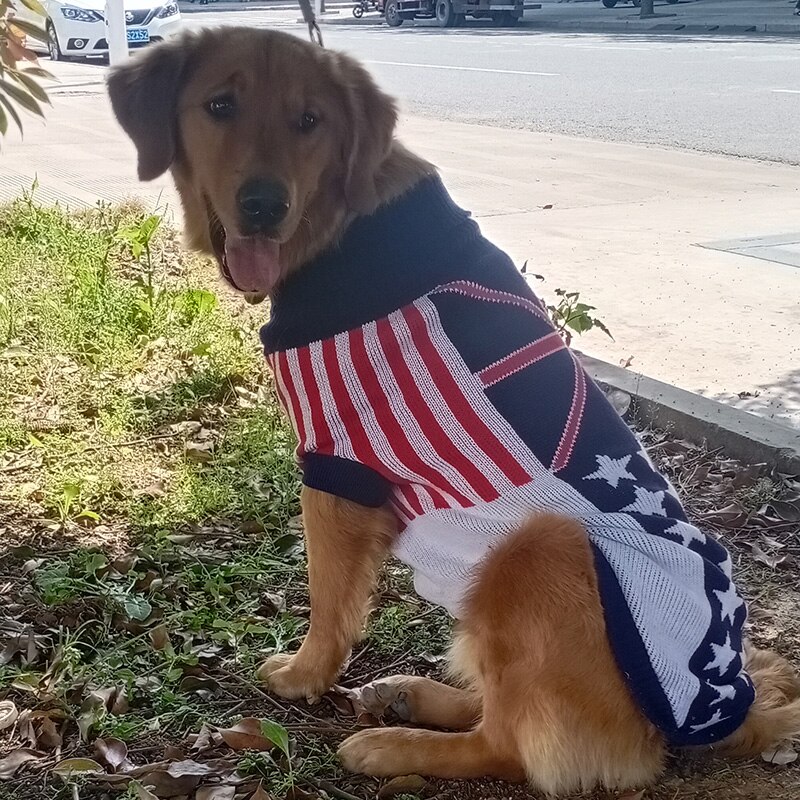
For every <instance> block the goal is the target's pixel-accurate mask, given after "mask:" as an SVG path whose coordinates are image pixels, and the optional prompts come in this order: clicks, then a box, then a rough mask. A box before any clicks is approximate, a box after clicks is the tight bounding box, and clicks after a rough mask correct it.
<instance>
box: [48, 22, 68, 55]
mask: <svg viewBox="0 0 800 800" xmlns="http://www.w3.org/2000/svg"><path fill="white" fill-rule="evenodd" d="M47 52H48V53H49V54H50V60H51V61H66V60H67V58H66V56H65V55H64V54H63V53H62V52H61V45H60V44H59V43H58V34H57V33H56V29H55V26H54V25H53V23H52V22H48V23H47Z"/></svg>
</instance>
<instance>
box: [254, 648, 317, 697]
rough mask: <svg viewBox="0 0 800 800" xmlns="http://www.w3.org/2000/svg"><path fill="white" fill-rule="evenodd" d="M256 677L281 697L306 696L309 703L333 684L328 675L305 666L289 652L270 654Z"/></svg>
mask: <svg viewBox="0 0 800 800" xmlns="http://www.w3.org/2000/svg"><path fill="white" fill-rule="evenodd" d="M256 677H257V678H258V680H259V681H261V683H263V684H265V685H266V687H267V688H268V689H269V690H270V691H271V692H274V693H275V694H277V695H278V696H280V697H285V698H286V699H287V700H297V699H299V698H304V699H305V700H307V701H308V702H309V703H316V702H317V701H318V700H319V698H320V697H321V696H322V695H323V694H324V693H325V692H326V691H327V690H328V689H329V688H330V685H331V681H330V680H329V679H328V677H327V676H324V675H320V674H319V671H318V670H315V669H314V668H307V667H305V666H304V665H303V664H302V662H299V661H298V658H297V656H293V655H289V654H288V653H279V654H278V655H275V656H270V657H269V658H268V659H267V660H266V661H265V662H264V663H263V664H262V665H261V666H260V667H259V668H258V671H257V672H256Z"/></svg>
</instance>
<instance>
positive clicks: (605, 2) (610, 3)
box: [603, 0, 617, 8]
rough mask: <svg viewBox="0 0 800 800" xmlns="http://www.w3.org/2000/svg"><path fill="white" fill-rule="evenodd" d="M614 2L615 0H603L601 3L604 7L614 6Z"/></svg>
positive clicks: (615, 2)
mask: <svg viewBox="0 0 800 800" xmlns="http://www.w3.org/2000/svg"><path fill="white" fill-rule="evenodd" d="M616 4H617V0H603V5H604V6H605V7H606V8H614V6H615V5H616Z"/></svg>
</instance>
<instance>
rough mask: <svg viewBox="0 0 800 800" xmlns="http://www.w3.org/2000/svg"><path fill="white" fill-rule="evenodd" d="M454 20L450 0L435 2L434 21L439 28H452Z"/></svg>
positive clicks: (454, 15)
mask: <svg viewBox="0 0 800 800" xmlns="http://www.w3.org/2000/svg"><path fill="white" fill-rule="evenodd" d="M455 19H456V14H455V12H454V11H453V4H452V3H451V2H450V0H436V21H437V22H438V23H439V27H440V28H452V27H453V24H454V22H455Z"/></svg>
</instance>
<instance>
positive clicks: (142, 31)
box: [128, 28, 150, 42]
mask: <svg viewBox="0 0 800 800" xmlns="http://www.w3.org/2000/svg"><path fill="white" fill-rule="evenodd" d="M128 41H129V42H149V41H150V31H149V30H147V28H128Z"/></svg>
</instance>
